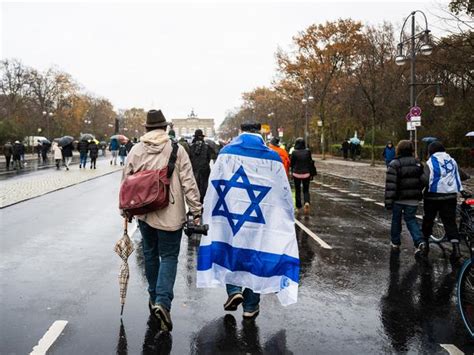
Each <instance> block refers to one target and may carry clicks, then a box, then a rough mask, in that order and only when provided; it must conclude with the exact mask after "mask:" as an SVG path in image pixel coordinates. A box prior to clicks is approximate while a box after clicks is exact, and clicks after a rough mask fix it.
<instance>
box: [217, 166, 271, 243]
mask: <svg viewBox="0 0 474 355" xmlns="http://www.w3.org/2000/svg"><path fill="white" fill-rule="evenodd" d="M239 180H240V181H239ZM211 183H212V185H213V186H214V188H215V189H216V191H217V194H218V196H219V200H218V201H217V203H216V206H215V207H214V209H213V211H212V216H223V217H226V218H227V221H228V222H229V225H230V227H231V229H232V233H233V234H234V236H235V235H236V234H237V233H238V232H239V230H240V228H242V226H243V225H244V223H245V222H251V223H260V224H265V218H264V217H263V213H262V210H261V209H260V206H259V204H260V202H261V201H262V200H263V199H264V198H265V196H266V195H267V194H268V192H269V191H270V190H271V187H268V186H261V185H253V184H251V183H250V181H249V178H248V177H247V174H246V173H245V170H244V167H243V166H241V167H240V168H239V169H238V170H237V171H236V172H235V174H234V175H233V176H232V177H231V178H230V180H212V181H211ZM232 188H236V189H244V190H246V191H247V194H248V196H249V198H250V205H249V207H248V208H247V209H246V210H245V212H244V213H243V214H238V213H232V212H230V211H229V207H228V206H227V203H226V200H225V197H226V195H227V193H228V192H229V191H230V189H232ZM253 212H255V215H254V216H251V214H252V213H253Z"/></svg>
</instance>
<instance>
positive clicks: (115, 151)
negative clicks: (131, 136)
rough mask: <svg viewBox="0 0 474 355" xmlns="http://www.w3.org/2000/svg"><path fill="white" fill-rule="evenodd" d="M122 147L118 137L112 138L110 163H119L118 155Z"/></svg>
mask: <svg viewBox="0 0 474 355" xmlns="http://www.w3.org/2000/svg"><path fill="white" fill-rule="evenodd" d="M119 148H120V144H119V141H118V139H111V140H110V144H109V150H110V152H111V153H112V159H110V165H112V164H114V165H117V156H118V151H119Z"/></svg>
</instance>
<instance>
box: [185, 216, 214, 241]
mask: <svg viewBox="0 0 474 355" xmlns="http://www.w3.org/2000/svg"><path fill="white" fill-rule="evenodd" d="M208 230H209V225H208V224H200V225H196V224H195V223H194V218H193V216H191V215H188V220H187V221H186V223H185V224H184V234H186V235H187V236H188V237H190V236H191V235H193V234H203V235H207V231H208Z"/></svg>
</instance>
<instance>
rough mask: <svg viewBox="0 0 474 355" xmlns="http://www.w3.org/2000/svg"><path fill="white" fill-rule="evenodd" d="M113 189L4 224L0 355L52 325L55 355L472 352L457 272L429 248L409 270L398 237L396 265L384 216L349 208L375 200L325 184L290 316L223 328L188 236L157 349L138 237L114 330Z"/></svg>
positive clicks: (25, 207) (216, 296)
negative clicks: (459, 305) (58, 331)
mask: <svg viewBox="0 0 474 355" xmlns="http://www.w3.org/2000/svg"><path fill="white" fill-rule="evenodd" d="M119 179H120V175H119V174H118V173H115V174H111V175H108V176H105V177H102V178H99V179H95V180H92V181H88V182H85V183H82V184H79V185H76V186H73V187H70V188H67V189H64V190H60V191H57V192H54V193H51V194H48V195H45V196H42V197H40V198H36V199H33V200H30V201H26V202H23V203H19V204H17V205H14V206H11V207H8V208H5V209H3V210H0V216H1V221H2V223H1V229H2V230H1V233H0V241H1V249H0V274H1V278H0V299H1V300H2V301H1V305H0V319H1V322H0V354H25V353H29V352H30V351H31V350H32V348H33V346H34V345H36V344H37V342H38V340H39V339H40V338H41V337H42V336H43V334H44V333H45V332H46V330H47V329H48V328H49V327H50V326H51V324H52V323H53V322H54V321H55V320H67V321H68V322H69V324H68V325H67V327H66V329H65V331H64V333H63V334H62V335H61V337H60V338H59V339H58V340H57V342H56V343H55V344H54V345H53V347H52V348H51V351H50V353H51V354H112V353H117V354H139V353H141V352H143V353H146V354H148V353H160V352H161V353H167V352H168V351H169V350H171V353H173V354H187V353H194V354H215V353H222V352H228V353H242V354H245V353H252V354H253V353H271V354H280V353H283V354H284V353H294V354H315V353H317V354H342V353H353V354H369V353H370V354H378V353H406V352H408V353H427V354H433V353H439V354H446V351H445V350H443V349H442V348H441V347H440V345H439V344H454V345H456V346H457V347H458V348H459V349H461V350H463V351H465V352H466V353H473V352H474V346H473V343H472V342H470V340H469V336H468V334H467V332H466V331H465V330H464V328H463V325H462V323H461V319H460V316H459V313H458V311H457V309H456V303H455V302H456V299H455V293H454V291H455V283H456V272H457V268H453V267H452V266H451V265H450V263H449V261H448V260H447V259H446V258H444V257H443V255H442V254H441V253H440V252H439V251H438V250H437V249H435V248H432V249H433V250H432V253H431V254H430V259H429V262H426V263H420V262H415V259H414V257H413V246H412V243H411V240H410V239H409V236H407V235H404V238H403V241H402V246H403V248H402V251H401V253H400V255H399V256H398V255H393V254H392V255H391V253H390V249H389V247H388V232H389V220H388V214H387V212H385V211H384V210H383V208H382V207H380V206H378V205H376V204H375V203H374V202H370V201H363V200H362V199H361V198H360V197H358V196H357V194H360V195H361V196H363V197H367V198H372V199H374V200H376V201H378V202H382V198H381V196H382V192H381V190H380V189H377V188H375V187H373V186H369V185H364V184H360V183H357V182H351V181H348V180H347V181H346V180H342V179H335V178H331V177H320V178H319V179H318V183H313V184H312V195H311V197H312V203H313V206H314V207H313V211H312V215H311V216H310V217H307V218H305V217H300V220H301V222H303V223H304V224H305V225H306V226H308V227H309V228H310V229H311V230H312V231H313V232H315V233H316V234H317V235H318V236H319V237H321V238H322V239H323V240H324V241H326V242H327V243H328V244H330V245H331V246H332V247H333V249H332V250H325V249H322V248H321V247H320V246H319V244H317V243H316V242H315V241H314V240H313V239H311V238H310V237H309V236H308V235H306V234H305V233H304V232H302V231H301V230H299V229H298V228H297V233H298V241H299V247H300V258H301V281H300V285H301V286H300V293H299V301H298V303H297V304H296V305H292V306H290V307H287V308H283V307H281V306H280V304H279V302H278V300H277V298H276V297H275V296H273V295H271V296H264V297H262V302H261V313H260V315H259V317H258V318H257V319H256V321H255V322H244V321H243V320H242V315H241V310H240V309H239V311H237V312H233V313H232V312H231V313H227V314H226V313H225V312H224V311H223V309H222V304H223V302H224V301H225V299H226V295H225V291H224V290H223V289H197V288H196V287H195V280H196V271H195V270H196V253H197V247H198V244H199V241H198V239H197V238H194V237H193V238H187V237H185V236H184V237H183V239H182V244H181V253H180V262H179V267H178V276H177V280H176V285H175V300H174V302H173V309H172V317H173V321H174V330H173V332H172V336H171V337H167V336H166V335H165V334H162V335H161V336H158V337H156V338H155V336H156V328H155V326H154V324H153V322H150V321H149V316H148V308H147V297H148V296H147V292H146V280H145V277H144V273H143V259H142V257H141V249H140V246H139V240H140V234H139V232H137V233H135V234H134V236H133V239H134V240H135V241H136V243H137V250H136V251H135V252H134V253H133V254H132V256H131V257H130V267H131V279H130V284H129V291H128V296H127V304H126V306H125V314H124V317H123V324H121V321H120V317H119V311H120V307H119V299H118V296H119V292H118V282H117V274H118V269H119V265H120V259H119V257H118V256H117V255H116V254H115V253H114V252H113V246H114V243H115V241H116V240H117V239H118V238H119V237H120V236H121V233H122V231H121V227H122V225H121V218H120V216H119V215H118V213H117V212H116V205H117V195H118V184H119ZM320 182H323V183H324V184H328V185H331V186H332V188H329V187H325V186H321V185H320V184H319V183H320ZM340 190H342V191H343V192H340ZM350 193H352V194H355V195H354V196H351V195H349V194H350Z"/></svg>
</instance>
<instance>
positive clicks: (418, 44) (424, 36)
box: [395, 10, 433, 155]
mask: <svg viewBox="0 0 474 355" xmlns="http://www.w3.org/2000/svg"><path fill="white" fill-rule="evenodd" d="M417 13H419V14H421V15H423V18H424V20H425V29H424V30H423V31H421V32H419V33H416V32H415V31H416V21H415V16H416V14H417ZM410 18H411V34H410V37H408V38H404V29H405V25H406V24H407V22H408V19H410ZM404 45H407V46H409V56H408V58H409V60H410V84H409V86H410V107H414V106H415V102H416V86H417V85H423V86H426V85H432V84H418V83H416V76H415V66H416V54H417V53H421V54H422V55H430V54H431V53H432V52H433V46H432V45H431V38H430V30H429V29H428V19H427V18H426V15H425V14H424V12H423V11H420V10H416V11H413V12H412V13H411V14H410V15H408V17H407V18H406V19H405V21H404V22H403V26H402V29H401V31H400V42H399V43H398V45H397V49H398V53H397V56H396V58H395V63H396V64H397V65H404V64H405V63H406V61H407V56H406V55H405V54H404V53H403V47H404ZM414 139H415V155H416V154H417V153H416V152H417V150H416V149H417V131H416V127H415V137H414ZM410 140H413V134H412V131H411V130H410Z"/></svg>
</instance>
